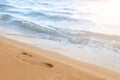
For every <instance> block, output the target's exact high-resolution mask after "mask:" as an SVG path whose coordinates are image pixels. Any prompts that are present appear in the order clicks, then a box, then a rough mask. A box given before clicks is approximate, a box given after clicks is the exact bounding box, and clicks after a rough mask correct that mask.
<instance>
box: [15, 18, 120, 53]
mask: <svg viewBox="0 0 120 80" xmlns="http://www.w3.org/2000/svg"><path fill="white" fill-rule="evenodd" d="M13 23H14V24H16V25H19V26H20V27H22V28H25V29H28V30H30V31H35V32H37V34H39V33H40V34H44V35H39V36H40V37H42V38H47V39H51V40H59V39H61V40H63V41H64V40H66V41H68V42H70V43H72V44H77V45H85V46H91V47H99V48H100V47H101V48H107V49H112V50H114V51H118V52H119V51H120V37H119V36H114V35H106V34H101V33H94V32H90V31H82V30H71V29H65V28H57V27H54V26H52V25H47V26H43V25H40V24H36V23H34V22H31V21H26V20H19V19H18V20H13ZM46 36H47V37H46Z"/></svg>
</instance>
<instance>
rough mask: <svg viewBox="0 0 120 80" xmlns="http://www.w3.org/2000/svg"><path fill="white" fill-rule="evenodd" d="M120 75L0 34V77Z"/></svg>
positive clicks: (96, 79)
mask: <svg viewBox="0 0 120 80" xmlns="http://www.w3.org/2000/svg"><path fill="white" fill-rule="evenodd" d="M119 76H120V74H118V73H115V72H113V71H110V70H107V69H104V68H101V67H97V66H95V65H91V64H89V63H85V62H80V61H76V60H72V59H70V58H68V57H66V56H63V55H60V54H58V53H55V52H51V51H47V50H43V49H40V48H36V47H33V46H31V45H28V44H23V43H20V42H17V41H14V40H11V39H8V38H4V37H0V80H120V77H119Z"/></svg>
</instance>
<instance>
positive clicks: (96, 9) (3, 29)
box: [0, 0, 120, 72]
mask: <svg viewBox="0 0 120 80" xmlns="http://www.w3.org/2000/svg"><path fill="white" fill-rule="evenodd" d="M117 8H119V4H118V1H117V0H114V1H112V0H109V1H107V0H71V1H69V0H59V1H58V0H51V1H49V0H24V1H19V0H1V1H0V35H3V36H7V37H10V38H13V39H16V40H19V41H22V42H25V43H29V44H32V45H34V46H37V47H41V48H44V49H49V50H53V51H57V52H59V53H61V54H63V55H66V56H69V57H72V58H74V59H77V60H81V61H85V62H89V63H92V64H96V65H99V66H102V67H105V68H109V69H112V70H115V71H118V72H120V69H119V67H120V64H119V63H120V37H119V36H120V27H119V26H120V23H119V21H120V16H119V13H120V12H119V11H118V9H117Z"/></svg>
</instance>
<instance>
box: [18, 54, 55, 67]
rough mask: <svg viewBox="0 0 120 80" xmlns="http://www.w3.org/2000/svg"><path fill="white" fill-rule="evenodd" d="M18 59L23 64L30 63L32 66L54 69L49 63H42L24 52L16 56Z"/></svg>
mask: <svg viewBox="0 0 120 80" xmlns="http://www.w3.org/2000/svg"><path fill="white" fill-rule="evenodd" d="M16 58H17V59H19V60H21V61H22V62H25V63H29V64H31V65H35V66H39V67H43V68H52V67H54V66H53V65H52V64H50V63H48V62H41V61H39V60H37V59H35V57H34V56H33V55H32V54H29V53H27V52H22V53H20V54H18V55H17V56H16Z"/></svg>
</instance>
